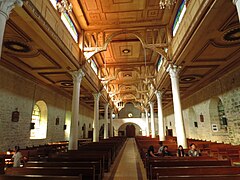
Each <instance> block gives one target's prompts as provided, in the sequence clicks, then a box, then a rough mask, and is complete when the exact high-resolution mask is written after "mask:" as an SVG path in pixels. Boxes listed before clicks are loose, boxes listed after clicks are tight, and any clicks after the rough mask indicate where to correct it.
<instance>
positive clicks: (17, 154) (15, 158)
mask: <svg viewBox="0 0 240 180" xmlns="http://www.w3.org/2000/svg"><path fill="white" fill-rule="evenodd" d="M19 150H20V148H19V146H15V153H14V154H13V156H12V159H13V167H20V165H21V160H22V157H23V156H22V153H21V152H20V151H19Z"/></svg>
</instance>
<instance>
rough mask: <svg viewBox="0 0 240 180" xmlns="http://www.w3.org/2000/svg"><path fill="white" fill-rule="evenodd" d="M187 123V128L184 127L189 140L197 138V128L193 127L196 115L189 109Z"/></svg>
mask: <svg viewBox="0 0 240 180" xmlns="http://www.w3.org/2000/svg"><path fill="white" fill-rule="evenodd" d="M188 121H189V124H188V126H185V127H188V128H189V129H188V130H189V131H188V132H189V135H190V137H191V138H198V131H197V128H196V127H195V125H194V122H197V123H198V121H197V114H196V112H195V110H194V109H193V108H192V107H191V108H189V109H188Z"/></svg>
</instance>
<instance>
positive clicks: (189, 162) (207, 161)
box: [146, 157, 232, 177]
mask: <svg viewBox="0 0 240 180" xmlns="http://www.w3.org/2000/svg"><path fill="white" fill-rule="evenodd" d="M231 165H232V162H231V160H217V159H215V158H211V157H164V158H149V159H147V162H146V172H147V177H149V174H150V169H151V168H152V167H171V166H231Z"/></svg>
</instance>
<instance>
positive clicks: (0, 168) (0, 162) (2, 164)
mask: <svg viewBox="0 0 240 180" xmlns="http://www.w3.org/2000/svg"><path fill="white" fill-rule="evenodd" d="M4 167H5V158H4V156H1V157H0V174H4Z"/></svg>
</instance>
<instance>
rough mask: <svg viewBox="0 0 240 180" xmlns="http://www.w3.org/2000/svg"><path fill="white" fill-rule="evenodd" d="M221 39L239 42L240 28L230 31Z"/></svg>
mask: <svg viewBox="0 0 240 180" xmlns="http://www.w3.org/2000/svg"><path fill="white" fill-rule="evenodd" d="M223 39H224V40H225V41H239V40H240V28H235V29H231V30H230V31H228V32H227V33H226V34H225V35H224V37H223Z"/></svg>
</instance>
